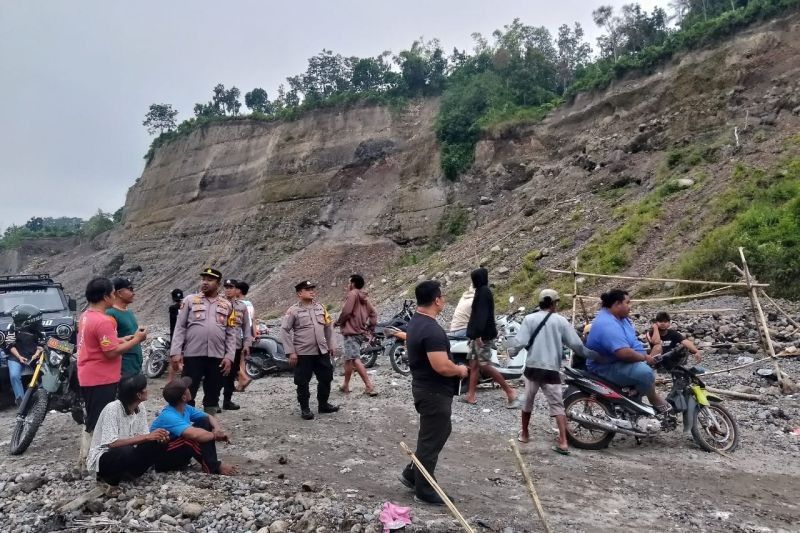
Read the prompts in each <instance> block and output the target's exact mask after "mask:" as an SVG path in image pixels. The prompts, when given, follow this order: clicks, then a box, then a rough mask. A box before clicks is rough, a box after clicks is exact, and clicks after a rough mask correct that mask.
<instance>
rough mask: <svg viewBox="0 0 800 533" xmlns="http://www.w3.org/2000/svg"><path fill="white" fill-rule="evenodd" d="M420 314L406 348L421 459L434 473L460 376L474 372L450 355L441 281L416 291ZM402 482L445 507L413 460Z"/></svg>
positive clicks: (412, 322)
mask: <svg viewBox="0 0 800 533" xmlns="http://www.w3.org/2000/svg"><path fill="white" fill-rule="evenodd" d="M414 294H415V296H416V298H417V312H416V313H415V314H414V316H413V317H411V320H410V321H409V322H408V330H407V332H406V333H407V337H406V349H407V351H408V366H409V367H410V368H411V394H412V396H413V397H414V408H415V409H416V410H417V413H419V434H418V435H417V450H416V456H417V459H419V461H420V462H421V463H422V465H423V466H424V467H425V469H426V470H427V471H428V473H430V475H431V476H433V475H434V470H436V463H437V461H438V460H439V453H440V452H441V451H442V448H444V445H445V443H446V442H447V438H448V437H449V436H450V431H451V429H452V427H451V423H450V413H451V410H452V407H453V396H454V395H455V393H456V391H457V390H458V382H459V379H464V378H466V377H467V376H468V375H469V370H468V369H467V367H465V366H458V365H456V364H455V363H454V362H453V359H452V357H451V355H450V341H449V340H448V339H447V334H446V333H445V331H444V329H442V327H441V326H440V325H439V323H438V322H437V321H436V317H437V316H438V315H439V313H441V312H442V309H444V306H445V302H444V296H442V289H441V285H440V284H439V282H438V281H423V282H422V283H420V284H419V285H417V287H416V289H415V290H414ZM400 482H401V483H402V484H403V485H405V486H406V487H408V488H411V489H414V499H415V500H416V501H421V502H425V503H430V504H433V505H444V501H443V500H442V499H441V498H440V497H439V496H438V495H437V494H436V492H435V491H434V490H433V487H431V485H430V483H428V481H427V480H426V479H425V477H424V476H423V475H422V473H421V472H420V471H419V470H418V469H417V468H415V467H414V465H413V463H409V464H408V466H406V467H405V469H404V470H403V473H402V474H401V475H400Z"/></svg>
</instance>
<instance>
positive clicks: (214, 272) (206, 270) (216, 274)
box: [200, 267, 222, 279]
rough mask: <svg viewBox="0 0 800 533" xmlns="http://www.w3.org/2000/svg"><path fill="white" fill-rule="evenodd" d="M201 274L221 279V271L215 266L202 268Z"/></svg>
mask: <svg viewBox="0 0 800 533" xmlns="http://www.w3.org/2000/svg"><path fill="white" fill-rule="evenodd" d="M200 275H201V276H208V277H209V278H216V279H222V272H220V271H219V270H217V269H216V268H211V267H208V268H204V269H203V271H202V272H200Z"/></svg>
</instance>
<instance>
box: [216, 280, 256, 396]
mask: <svg viewBox="0 0 800 533" xmlns="http://www.w3.org/2000/svg"><path fill="white" fill-rule="evenodd" d="M222 287H223V288H224V289H225V298H226V299H227V300H228V301H229V302H230V303H231V305H232V306H233V312H232V313H231V319H230V321H229V322H228V325H229V326H232V327H233V328H234V329H235V330H236V356H235V357H234V359H233V368H232V369H231V371H230V373H229V374H228V375H227V376H225V378H224V385H223V390H222V408H223V409H225V410H226V411H235V410H236V409H239V405H238V404H235V403H233V401H232V400H231V398H232V397H233V391H234V389H235V384H234V381H235V380H236V376H237V374H239V368H240V366H241V360H242V357H245V358H246V357H247V356H248V355H250V347H251V346H252V345H253V328H251V327H250V312H249V310H248V309H247V305H246V304H245V303H244V302H243V301H242V300H241V298H240V297H241V292H239V282H238V281H236V280H235V279H226V280H225V283H223V284H222Z"/></svg>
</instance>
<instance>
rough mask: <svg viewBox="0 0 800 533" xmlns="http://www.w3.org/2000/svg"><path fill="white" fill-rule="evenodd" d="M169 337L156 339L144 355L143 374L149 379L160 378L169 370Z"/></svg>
mask: <svg viewBox="0 0 800 533" xmlns="http://www.w3.org/2000/svg"><path fill="white" fill-rule="evenodd" d="M170 343H171V339H170V337H169V336H166V335H165V336H164V337H156V338H155V339H153V341H152V342H151V343H150V349H149V350H148V351H147V352H146V353H145V355H144V361H143V364H142V368H143V369H144V374H145V375H146V376H147V377H148V378H151V379H154V378H159V377H161V376H162V375H163V374H164V372H165V371H166V370H167V368H169V348H170Z"/></svg>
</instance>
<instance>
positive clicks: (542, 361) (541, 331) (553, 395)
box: [511, 289, 598, 455]
mask: <svg viewBox="0 0 800 533" xmlns="http://www.w3.org/2000/svg"><path fill="white" fill-rule="evenodd" d="M559 299H560V298H559V296H558V293H557V292H556V291H554V290H552V289H544V290H543V291H542V292H541V293H539V311H537V312H535V313H531V314H529V315H528V316H526V317H525V318H524V319H523V320H522V326H521V327H520V329H519V332H518V333H517V335H516V337H514V338H513V339H512V340H511V342H512V343H513V344H516V345H518V346H520V347H526V348H527V350H528V355H527V358H526V360H525V403H524V405H523V406H522V429H520V432H519V434H518V435H517V439H518V440H519V441H520V442H528V439H529V438H530V436H529V434H528V425H529V424H530V421H531V413H532V412H533V401H534V400H535V399H536V394H537V393H538V392H539V390H542V391H544V397H545V398H546V399H547V403H548V405H549V406H550V416H552V417H554V418H555V419H556V425H557V426H558V446H554V447H553V451H555V452H557V453H560V454H562V455H568V454H569V449H568V444H567V417H566V413H565V412H564V400H563V398H562V393H563V392H564V391H563V387H562V385H561V374H560V370H561V360H562V357H561V356H562V354H563V349H564V346H567V347H569V348H571V349H572V350H573V351H574V352H575V353H577V354H578V355H580V356H581V357H584V358H587V359H590V358H591V359H594V358H597V357H598V354H597V353H596V352H593V351H592V350H589V349H588V348H586V347H585V346H584V345H583V342H581V339H580V337H578V334H577V333H576V332H575V328H573V327H572V325H571V324H570V323H569V322H568V321H567V319H566V318H564V317H563V316H561V315H559V314H558V301H559Z"/></svg>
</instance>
